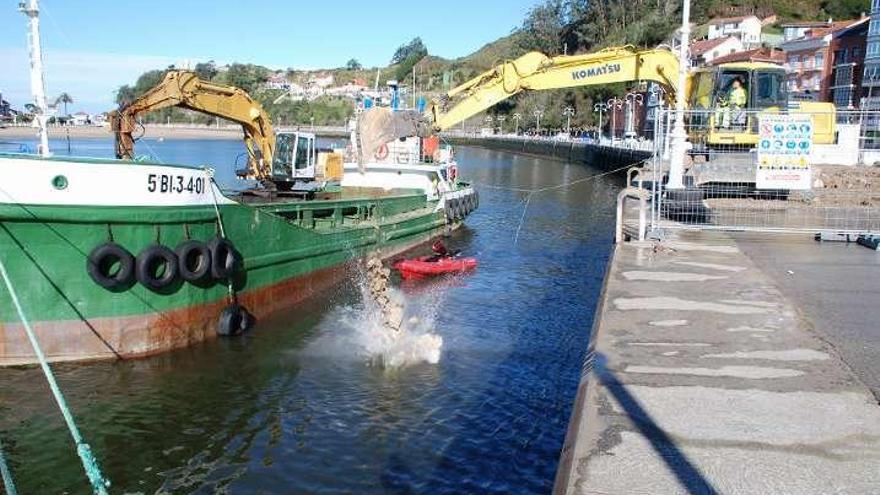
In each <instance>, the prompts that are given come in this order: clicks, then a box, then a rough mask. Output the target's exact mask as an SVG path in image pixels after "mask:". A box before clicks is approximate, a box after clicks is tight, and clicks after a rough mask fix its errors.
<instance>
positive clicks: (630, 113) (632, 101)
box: [623, 92, 645, 138]
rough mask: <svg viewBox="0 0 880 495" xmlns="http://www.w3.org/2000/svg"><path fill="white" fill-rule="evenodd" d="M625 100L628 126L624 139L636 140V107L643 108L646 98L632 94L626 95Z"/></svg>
mask: <svg viewBox="0 0 880 495" xmlns="http://www.w3.org/2000/svg"><path fill="white" fill-rule="evenodd" d="M624 100H625V101H626V116H625V118H626V125H625V126H624V127H625V130H624V133H623V137H625V138H634V137H636V122H635V120H636V118H635V117H636V105H638V106H642V103H644V101H645V97H644V96H642V94H641V93H633V92H630V93H627V94H626V97H624Z"/></svg>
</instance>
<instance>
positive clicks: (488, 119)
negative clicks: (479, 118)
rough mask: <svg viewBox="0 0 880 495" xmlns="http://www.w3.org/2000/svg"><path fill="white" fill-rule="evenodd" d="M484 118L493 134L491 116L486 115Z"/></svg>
mask: <svg viewBox="0 0 880 495" xmlns="http://www.w3.org/2000/svg"><path fill="white" fill-rule="evenodd" d="M484 120H485V121H486V125H487V126H488V127H489V129H491V130H492V134H495V128H494V127H492V116H491V115H486V118H485V119H484Z"/></svg>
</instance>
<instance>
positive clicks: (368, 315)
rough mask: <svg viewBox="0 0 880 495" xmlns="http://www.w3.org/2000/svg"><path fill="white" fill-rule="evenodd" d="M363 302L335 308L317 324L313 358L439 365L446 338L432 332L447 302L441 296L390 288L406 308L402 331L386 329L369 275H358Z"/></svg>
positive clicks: (387, 365) (391, 364)
mask: <svg viewBox="0 0 880 495" xmlns="http://www.w3.org/2000/svg"><path fill="white" fill-rule="evenodd" d="M359 279H360V280H358V286H359V288H360V291H361V302H360V303H359V304H356V305H346V306H340V307H337V308H334V309H333V310H331V312H330V313H329V314H328V315H327V316H325V317H324V319H323V320H322V321H321V323H320V324H319V325H318V329H319V331H320V337H319V338H318V339H317V340H316V341H314V342H313V343H312V345H310V346H309V347H310V349H309V353H310V354H320V355H324V356H327V357H334V358H340V357H342V358H344V357H355V358H358V359H363V360H364V361H366V362H367V363H369V364H371V365H375V366H382V367H385V368H400V367H404V366H408V365H413V364H418V363H422V362H427V363H430V364H436V363H438V362H440V354H441V352H440V351H441V348H442V347H443V338H442V337H441V336H440V335H437V334H436V333H435V332H434V330H433V324H434V321H435V320H436V314H437V311H438V310H439V308H440V307H441V303H442V301H441V300H440V299H439V298H438V297H437V296H439V294H430V295H428V297H424V298H422V297H419V298H418V300H412V301H410V300H408V298H407V297H406V296H405V295H404V294H403V293H401V292H400V291H398V290H397V289H393V288H390V289H389V290H388V292H387V295H388V296H389V297H390V298H391V299H392V300H393V301H394V302H395V303H397V304H400V305H401V307H403V308H404V315H405V316H404V320H403V325H401V329H400V330H393V329H391V328H389V327H388V326H386V325H385V322H384V319H383V315H382V311H381V310H380V308H379V306H378V305H377V303H376V302H375V301H374V300H373V299H372V297H371V296H370V294H369V289H368V282H367V281H366V277H364V276H363V274H362V276H361V277H359Z"/></svg>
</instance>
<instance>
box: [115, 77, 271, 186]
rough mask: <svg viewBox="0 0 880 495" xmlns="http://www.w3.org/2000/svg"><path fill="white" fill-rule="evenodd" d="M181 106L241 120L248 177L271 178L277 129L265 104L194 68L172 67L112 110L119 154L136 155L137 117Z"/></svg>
mask: <svg viewBox="0 0 880 495" xmlns="http://www.w3.org/2000/svg"><path fill="white" fill-rule="evenodd" d="M173 106H178V107H182V108H187V109H190V110H195V111H197V112H201V113H204V114H208V115H213V116H216V117H221V118H224V119H226V120H231V121H233V122H236V123H238V124H241V127H242V130H243V131H244V143H245V146H246V147H247V151H248V177H249V178H255V179H268V178H269V177H270V176H271V165H272V157H273V156H274V153H275V132H274V130H273V129H272V123H271V121H270V120H269V115H268V114H267V113H266V112H265V111H264V110H263V107H262V106H261V105H260V104H259V103H257V102H256V101H254V100H253V99H252V98H251V97H250V96H249V95H248V94H247V93H246V92H244V91H243V90H241V89H239V88H236V87H233V86H224V85H222V84H215V83H211V82H207V81H203V80H201V79H199V77H198V76H197V75H196V74H195V73H194V72H189V71H181V70H171V71H168V73H167V74H165V78H164V79H163V80H162V81H161V82H160V83H159V84H157V85H156V86H155V87H153V88H152V89H150V90H149V91H147V92H146V93H145V94H144V95H143V96H141V97H140V98H138V99H136V100H135V101H133V102H131V103H130V104H128V105H126V106H124V107H122V108H120V109H119V110H115V111H113V112H111V113H110V126H111V129H113V131H114V133H115V134H116V157H117V158H121V159H127V160H131V159H132V158H133V157H134V137H133V132H134V130H135V128H136V126H137V118H138V117H139V116H140V115H142V114H145V113H148V112H152V111H155V110H159V109H162V108H167V107H173Z"/></svg>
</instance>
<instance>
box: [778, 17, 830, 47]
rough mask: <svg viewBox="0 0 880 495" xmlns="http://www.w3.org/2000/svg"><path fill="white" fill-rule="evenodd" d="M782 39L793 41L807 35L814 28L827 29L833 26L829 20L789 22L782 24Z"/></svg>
mask: <svg viewBox="0 0 880 495" xmlns="http://www.w3.org/2000/svg"><path fill="white" fill-rule="evenodd" d="M781 27H782V41H783V42H786V41H791V40H796V39H798V38H803V37H804V36H806V34H807V31H810V30H812V29H826V28H830V27H831V20H830V19H829V20H828V21H807V22H787V23H785V24H783V25H782V26H781Z"/></svg>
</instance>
